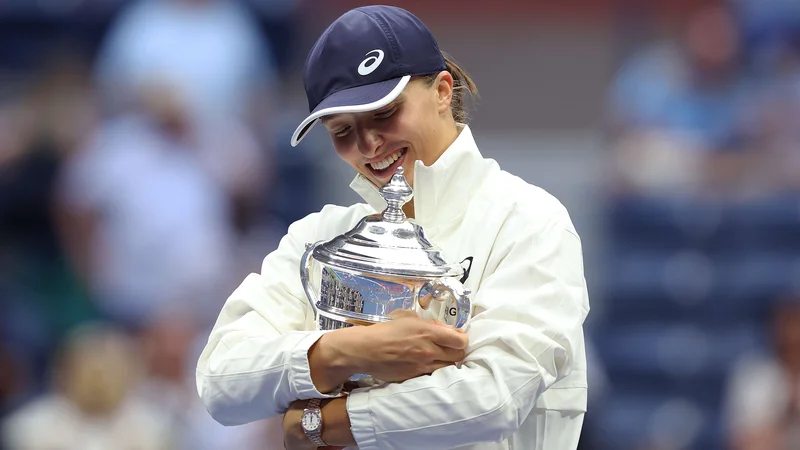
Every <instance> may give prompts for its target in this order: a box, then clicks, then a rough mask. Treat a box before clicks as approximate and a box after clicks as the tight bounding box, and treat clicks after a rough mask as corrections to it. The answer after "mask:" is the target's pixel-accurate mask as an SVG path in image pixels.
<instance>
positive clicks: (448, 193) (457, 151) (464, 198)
mask: <svg viewBox="0 0 800 450" xmlns="http://www.w3.org/2000/svg"><path fill="white" fill-rule="evenodd" d="M492 167H497V164H496V163H495V162H494V161H493V160H490V159H484V158H483V156H482V155H481V152H480V150H478V146H477V144H476V143H475V139H474V138H473V136H472V131H471V130H470V129H469V126H467V125H463V128H462V130H461V132H460V133H459V134H458V137H457V138H456V140H455V141H453V143H452V144H451V145H450V147H448V148H447V150H445V152H444V153H443V154H442V156H440V157H439V159H438V160H436V162H434V163H433V164H432V165H430V166H426V165H424V164H423V163H422V161H419V160H418V161H416V162H415V163H414V219H413V221H414V222H415V223H417V224H418V225H420V226H421V227H423V228H425V229H426V231H431V229H435V228H439V227H441V226H444V225H447V224H451V223H456V222H460V220H461V218H462V217H463V215H464V212H465V210H466V206H467V203H468V202H469V199H470V198H471V197H472V196H473V194H474V193H475V192H476V191H477V190H478V188H479V187H480V185H481V183H482V181H483V178H484V177H485V176H486V175H487V173H488V170H489V169H491V168H492ZM350 187H351V188H352V189H353V190H354V191H356V192H357V193H358V194H359V195H360V196H361V197H362V198H363V199H364V201H366V202H367V203H369V205H370V206H371V207H372V208H373V209H374V210H375V211H383V210H384V209H385V208H386V202H385V201H384V200H383V197H382V196H381V194H380V192H378V188H377V187H375V185H374V184H372V182H370V181H369V180H368V179H367V178H366V177H364V176H363V175H361V174H358V175H356V177H355V179H354V180H353V181H352V183H350Z"/></svg>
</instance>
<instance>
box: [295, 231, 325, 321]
mask: <svg viewBox="0 0 800 450" xmlns="http://www.w3.org/2000/svg"><path fill="white" fill-rule="evenodd" d="M321 242H322V241H319V242H317V243H314V244H306V251H305V252H303V257H302V258H300V283H302V285H303V290H304V291H305V292H306V299H307V300H308V303H309V304H310V305H311V310H312V311H314V321H317V320H318V319H319V310H318V309H317V303H319V298H317V296H316V295H315V294H314V289H312V287H311V265H312V264H313V263H314V258H313V257H312V255H311V254H312V253H313V252H314V249H315V248H317V246H318V245H319V244H320V243H321Z"/></svg>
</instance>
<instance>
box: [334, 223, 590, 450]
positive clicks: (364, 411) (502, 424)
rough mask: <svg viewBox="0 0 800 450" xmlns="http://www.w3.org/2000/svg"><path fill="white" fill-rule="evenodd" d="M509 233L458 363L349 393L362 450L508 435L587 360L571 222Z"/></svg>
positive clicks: (480, 293) (584, 309)
mask: <svg viewBox="0 0 800 450" xmlns="http://www.w3.org/2000/svg"><path fill="white" fill-rule="evenodd" d="M502 233H503V231H502V230H501V234H502ZM506 234H507V239H502V240H501V239H499V238H498V240H497V242H496V244H495V245H496V246H497V245H498V244H500V246H501V247H502V245H503V244H501V243H500V242H501V241H504V242H507V244H505V247H506V248H499V249H497V250H498V251H496V252H493V253H495V254H496V255H499V256H498V262H496V263H495V264H496V268H495V269H494V271H493V272H492V273H491V274H490V275H488V276H485V277H484V279H483V281H482V283H481V285H480V287H479V288H478V290H477V292H476V293H475V296H474V297H473V302H474V304H475V308H476V310H475V312H476V314H475V315H474V317H473V319H472V321H471V323H470V324H469V325H468V330H467V333H468V334H469V338H470V345H469V348H468V349H467V357H466V359H465V363H464V364H463V365H462V366H461V368H456V367H454V366H450V367H446V368H443V369H440V370H437V371H436V372H434V373H433V374H431V375H429V376H423V377H419V378H414V379H411V380H408V381H406V382H403V383H398V384H388V385H383V386H380V387H373V388H365V389H359V390H356V391H354V392H353V393H351V394H350V395H349V396H348V400H347V410H348V414H349V416H350V420H351V424H352V426H351V429H352V431H353V435H354V437H355V439H356V442H357V443H358V448H359V449H360V450H373V449H378V448H381V449H397V450H400V449H409V448H413V449H417V450H423V449H433V448H442V443H447V447H448V448H455V447H461V446H464V445H470V444H475V443H479V442H497V441H501V440H503V439H506V438H508V437H509V436H510V435H512V434H513V433H514V432H516V430H517V429H518V428H519V426H520V424H521V423H522V422H523V421H524V420H525V419H526V417H527V416H528V414H529V413H530V412H531V410H532V408H533V407H534V405H535V404H536V403H537V400H538V399H539V397H540V396H541V394H542V393H543V392H544V391H545V390H546V389H548V388H549V387H551V386H553V384H554V383H555V382H556V381H558V380H561V379H563V378H564V377H565V376H567V375H568V374H569V373H570V371H571V370H572V368H573V366H574V365H577V366H579V367H581V368H582V367H585V361H583V362H579V363H578V364H575V358H585V356H584V353H583V331H582V325H583V321H584V319H585V318H586V315H587V313H588V309H589V305H588V295H587V291H586V284H585V281H584V277H583V258H582V252H581V245H580V240H579V238H578V236H577V235H576V234H575V232H574V231H573V229H572V227H571V224H567V225H565V224H563V223H562V221H555V222H554V223H550V224H549V225H548V226H546V227H544V229H543V230H541V231H537V232H535V233H534V232H528V233H526V234H525V235H523V236H522V237H514V238H513V239H512V238H511V237H510V235H511V234H513V233H508V232H506ZM493 258H494V256H493ZM487 270H489V267H487ZM584 386H585V385H584Z"/></svg>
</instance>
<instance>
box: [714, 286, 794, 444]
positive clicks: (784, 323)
mask: <svg viewBox="0 0 800 450" xmlns="http://www.w3.org/2000/svg"><path fill="white" fill-rule="evenodd" d="M770 325H771V331H772V338H773V341H772V342H773V348H772V350H773V351H771V352H764V353H763V354H759V355H747V356H744V357H742V358H741V360H740V361H739V363H738V364H737V365H736V367H735V368H734V370H733V373H732V374H731V378H730V382H729V385H728V394H727V399H726V403H727V404H726V411H725V413H726V415H727V424H728V427H729V428H728V432H729V439H730V444H731V449H733V450H789V449H797V448H800V297H797V296H796V295H795V296H792V297H790V298H788V299H786V300H785V301H784V300H781V301H779V302H778V303H777V306H776V307H775V309H774V311H773V315H772V321H771V324H770Z"/></svg>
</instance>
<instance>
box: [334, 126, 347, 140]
mask: <svg viewBox="0 0 800 450" xmlns="http://www.w3.org/2000/svg"><path fill="white" fill-rule="evenodd" d="M349 132H350V125H347V126H345V127H342V128H341V129H339V130H338V131H336V132H334V133H333V135H334V136H336V137H345V136H347V133H349Z"/></svg>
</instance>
